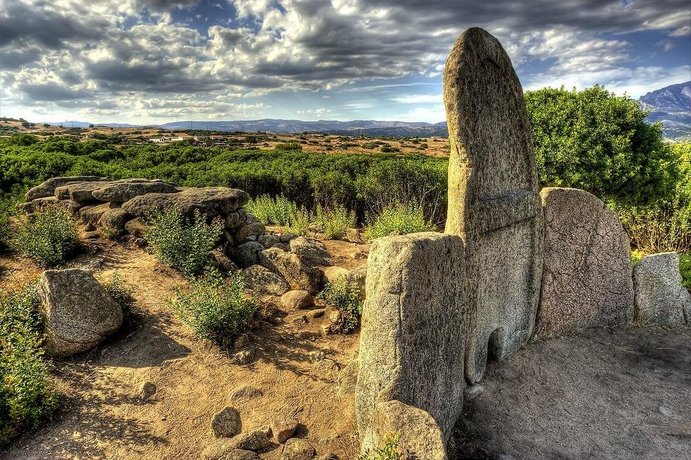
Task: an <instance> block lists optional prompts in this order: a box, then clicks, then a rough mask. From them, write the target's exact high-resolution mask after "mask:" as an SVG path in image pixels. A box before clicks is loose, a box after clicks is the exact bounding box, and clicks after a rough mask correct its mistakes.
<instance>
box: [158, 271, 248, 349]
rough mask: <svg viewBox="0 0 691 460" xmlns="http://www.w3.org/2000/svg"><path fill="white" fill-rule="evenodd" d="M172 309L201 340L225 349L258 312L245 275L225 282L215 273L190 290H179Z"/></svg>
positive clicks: (209, 273) (192, 286)
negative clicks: (246, 286)
mask: <svg viewBox="0 0 691 460" xmlns="http://www.w3.org/2000/svg"><path fill="white" fill-rule="evenodd" d="M171 306H172V309H173V312H174V313H175V315H176V316H177V317H178V318H180V320H181V321H182V322H184V323H185V324H187V325H188V326H190V327H191V328H192V329H193V330H194V332H195V334H197V336H199V337H201V338H203V339H207V340H211V341H213V342H215V343H216V344H218V345H220V346H222V347H225V348H227V347H229V346H231V345H232V344H233V342H234V340H235V338H236V337H237V336H238V335H239V334H240V333H241V332H242V330H243V329H244V328H245V326H246V324H247V322H248V321H249V320H250V319H251V318H252V315H253V314H254V311H255V309H256V306H255V304H254V302H253V301H252V300H251V299H249V298H247V297H245V295H244V282H243V278H242V274H240V273H236V274H234V275H233V276H232V277H230V278H228V279H225V280H224V279H223V278H222V277H221V275H220V274H219V273H218V272H215V271H209V272H207V273H206V274H205V275H204V276H202V277H199V278H197V279H195V280H192V281H191V286H190V287H189V289H186V290H178V292H177V295H176V297H175V299H174V300H172V302H171Z"/></svg>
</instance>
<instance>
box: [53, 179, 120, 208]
mask: <svg viewBox="0 0 691 460" xmlns="http://www.w3.org/2000/svg"><path fill="white" fill-rule="evenodd" d="M107 183H108V182H105V181H85V182H69V183H68V184H67V185H63V186H60V187H56V188H55V196H56V197H57V198H58V199H59V200H67V199H69V200H72V201H75V202H77V203H79V204H88V203H94V202H97V201H99V200H97V199H96V198H94V194H93V192H94V190H96V189H97V188H99V187H101V186H103V185H105V184H107Z"/></svg>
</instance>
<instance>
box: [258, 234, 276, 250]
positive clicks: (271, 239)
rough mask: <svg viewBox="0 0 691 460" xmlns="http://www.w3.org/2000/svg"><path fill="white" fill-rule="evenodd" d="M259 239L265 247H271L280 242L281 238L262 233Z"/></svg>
mask: <svg viewBox="0 0 691 460" xmlns="http://www.w3.org/2000/svg"><path fill="white" fill-rule="evenodd" d="M257 241H259V242H260V243H261V245H262V246H264V248H265V249H269V248H272V247H274V246H275V245H277V244H279V243H280V242H281V239H280V238H279V237H278V236H276V235H269V234H264V235H260V236H259V238H257Z"/></svg>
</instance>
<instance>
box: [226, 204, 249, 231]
mask: <svg viewBox="0 0 691 460" xmlns="http://www.w3.org/2000/svg"><path fill="white" fill-rule="evenodd" d="M245 222H247V212H245V210H244V209H238V210H237V211H235V212H231V213H230V214H228V215H227V216H226V219H225V226H226V228H227V229H228V230H236V229H238V228H240V227H242V226H243V225H244V223H245Z"/></svg>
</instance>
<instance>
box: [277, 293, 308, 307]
mask: <svg viewBox="0 0 691 460" xmlns="http://www.w3.org/2000/svg"><path fill="white" fill-rule="evenodd" d="M281 305H283V307H284V308H285V309H286V310H307V309H309V308H312V307H313V306H314V299H313V298H312V294H310V293H309V292H307V291H302V290H294V291H288V292H286V293H285V294H283V295H282V296H281Z"/></svg>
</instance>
